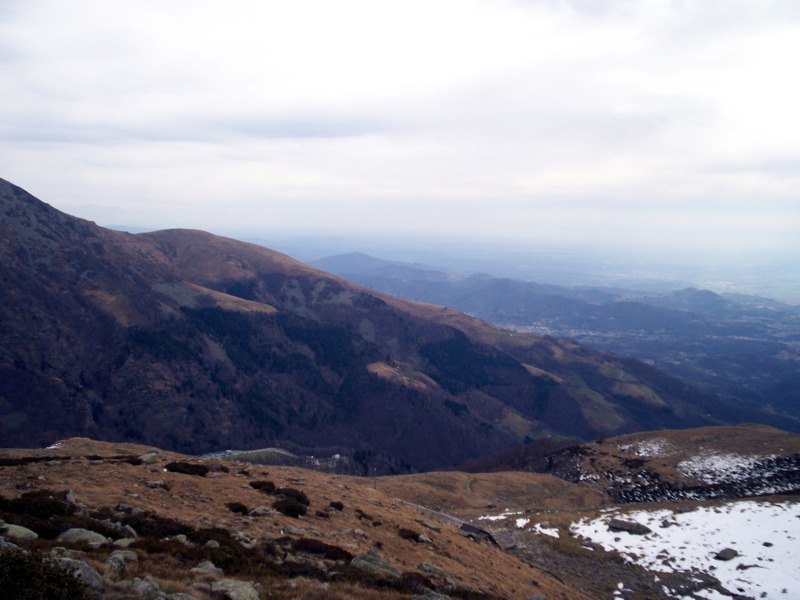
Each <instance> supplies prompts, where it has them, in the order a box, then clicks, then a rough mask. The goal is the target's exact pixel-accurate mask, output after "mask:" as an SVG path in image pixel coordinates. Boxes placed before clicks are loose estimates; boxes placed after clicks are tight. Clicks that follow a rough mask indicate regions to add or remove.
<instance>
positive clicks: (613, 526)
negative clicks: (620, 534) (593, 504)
mask: <svg viewBox="0 0 800 600" xmlns="http://www.w3.org/2000/svg"><path fill="white" fill-rule="evenodd" d="M608 530H609V531H624V532H626V533H630V534H631V535H647V534H648V533H653V530H652V529H650V528H649V527H647V526H646V525H642V524H641V523H637V522H636V521H625V520H623V519H611V520H610V521H609V522H608Z"/></svg>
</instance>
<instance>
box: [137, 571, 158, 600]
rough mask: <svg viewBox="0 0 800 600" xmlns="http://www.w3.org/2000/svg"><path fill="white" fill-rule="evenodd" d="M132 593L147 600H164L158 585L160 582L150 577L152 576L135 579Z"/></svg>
mask: <svg viewBox="0 0 800 600" xmlns="http://www.w3.org/2000/svg"><path fill="white" fill-rule="evenodd" d="M131 591H133V592H134V593H136V594H137V595H138V596H141V597H142V598H144V599H145V600H155V599H156V598H163V596H164V595H163V594H162V593H161V587H160V586H159V585H158V582H157V581H156V580H155V579H153V578H152V577H150V575H145V576H144V577H142V578H139V577H137V578H136V579H134V580H133V581H132V582H131Z"/></svg>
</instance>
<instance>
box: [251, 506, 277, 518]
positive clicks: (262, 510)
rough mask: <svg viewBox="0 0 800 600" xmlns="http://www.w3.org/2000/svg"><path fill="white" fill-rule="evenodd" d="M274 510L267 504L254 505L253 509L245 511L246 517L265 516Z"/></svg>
mask: <svg viewBox="0 0 800 600" xmlns="http://www.w3.org/2000/svg"><path fill="white" fill-rule="evenodd" d="M274 512H275V511H274V510H272V509H271V508H270V507H269V506H256V507H255V508H254V509H253V510H251V511H250V512H249V513H247V516H248V517H266V516H268V515H271V514H273V513H274Z"/></svg>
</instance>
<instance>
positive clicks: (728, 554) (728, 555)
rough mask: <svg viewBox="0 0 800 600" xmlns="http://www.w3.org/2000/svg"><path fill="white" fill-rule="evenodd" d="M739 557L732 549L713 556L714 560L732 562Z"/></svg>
mask: <svg viewBox="0 0 800 600" xmlns="http://www.w3.org/2000/svg"><path fill="white" fill-rule="evenodd" d="M737 556H739V553H738V552H737V551H736V550H734V549H733V548H725V549H724V550H720V551H719V552H717V553H716V554H715V555H714V558H715V559H716V560H733V559H734V558H736V557H737Z"/></svg>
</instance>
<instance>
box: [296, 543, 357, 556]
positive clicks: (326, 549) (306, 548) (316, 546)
mask: <svg viewBox="0 0 800 600" xmlns="http://www.w3.org/2000/svg"><path fill="white" fill-rule="evenodd" d="M292 548H293V549H294V551H295V552H305V553H306V554H317V555H319V556H321V557H322V558H327V559H330V560H346V561H350V560H351V559H352V558H353V555H352V554H350V553H349V552H348V551H347V550H345V549H344V548H340V547H339V546H333V545H331V544H326V543H325V542H323V541H320V540H317V539H314V538H300V539H299V540H295V541H294V542H293V543H292Z"/></svg>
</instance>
